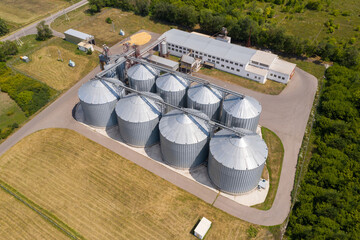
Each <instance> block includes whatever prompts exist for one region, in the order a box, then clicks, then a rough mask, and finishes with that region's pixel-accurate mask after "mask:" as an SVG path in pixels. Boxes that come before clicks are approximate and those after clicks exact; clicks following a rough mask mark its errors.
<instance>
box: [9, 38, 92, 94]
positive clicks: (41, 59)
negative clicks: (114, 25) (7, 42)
mask: <svg viewBox="0 0 360 240" xmlns="http://www.w3.org/2000/svg"><path fill="white" fill-rule="evenodd" d="M58 51H60V53H61V57H62V59H63V60H64V61H63V62H62V61H59V60H58V59H59V52H58ZM29 57H30V59H31V61H30V62H29V63H24V62H21V61H18V63H17V64H15V65H14V67H15V68H17V69H19V70H20V71H23V72H25V73H26V74H28V75H30V76H32V77H34V78H36V79H38V80H40V81H42V82H44V83H46V84H47V85H49V86H50V87H52V88H54V89H56V90H65V89H68V88H69V87H71V86H72V85H74V84H75V83H76V82H77V81H79V80H80V79H81V78H82V77H84V76H85V75H86V74H87V73H89V72H90V71H91V70H92V69H94V68H95V67H96V66H97V64H98V58H97V55H96V54H95V53H94V54H93V55H86V54H85V53H82V52H80V51H79V50H77V49H76V45H75V44H71V43H68V42H65V41H64V40H61V39H54V40H53V41H52V42H50V44H49V45H47V46H44V47H43V48H41V49H39V50H37V51H35V52H34V53H32V54H30V55H29ZM70 59H71V60H73V61H74V62H75V64H76V66H75V67H70V66H68V63H69V60H70Z"/></svg>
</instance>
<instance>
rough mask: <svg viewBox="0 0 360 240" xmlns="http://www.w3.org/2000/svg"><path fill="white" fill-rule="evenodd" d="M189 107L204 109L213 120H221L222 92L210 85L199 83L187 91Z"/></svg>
mask: <svg viewBox="0 0 360 240" xmlns="http://www.w3.org/2000/svg"><path fill="white" fill-rule="evenodd" d="M187 95H188V97H187V107H188V108H193V109H197V110H200V111H202V112H203V113H205V114H206V115H208V116H209V118H210V119H212V120H220V110H221V109H220V105H221V100H222V96H223V95H222V93H221V92H220V91H218V90H216V89H214V88H211V87H210V86H207V85H204V84H197V85H194V86H191V87H190V88H189V90H188V93H187Z"/></svg>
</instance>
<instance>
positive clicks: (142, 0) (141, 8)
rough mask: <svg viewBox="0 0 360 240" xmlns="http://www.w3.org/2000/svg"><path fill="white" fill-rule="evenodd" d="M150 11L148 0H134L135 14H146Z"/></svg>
mask: <svg viewBox="0 0 360 240" xmlns="http://www.w3.org/2000/svg"><path fill="white" fill-rule="evenodd" d="M149 12H150V2H149V0H136V1H135V14H138V15H141V16H147V15H149Z"/></svg>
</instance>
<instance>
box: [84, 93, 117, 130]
mask: <svg viewBox="0 0 360 240" xmlns="http://www.w3.org/2000/svg"><path fill="white" fill-rule="evenodd" d="M116 103H117V100H115V101H112V102H108V103H105V104H88V103H86V102H83V101H81V100H80V104H81V107H82V109H83V111H84V117H85V123H86V124H89V125H91V126H95V127H110V126H113V125H115V124H116V122H117V119H116V114H115V105H116Z"/></svg>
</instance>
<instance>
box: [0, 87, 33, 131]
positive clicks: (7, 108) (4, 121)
mask: <svg viewBox="0 0 360 240" xmlns="http://www.w3.org/2000/svg"><path fill="white" fill-rule="evenodd" d="M26 119H27V117H26V116H25V113H24V112H23V111H22V110H21V109H20V108H19V106H18V105H17V104H16V102H15V101H14V100H12V99H11V98H10V97H9V95H8V94H7V93H4V92H0V129H2V128H4V127H7V126H8V125H12V124H13V123H17V124H19V125H20V124H21V123H23V122H24V121H25V120H26Z"/></svg>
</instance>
